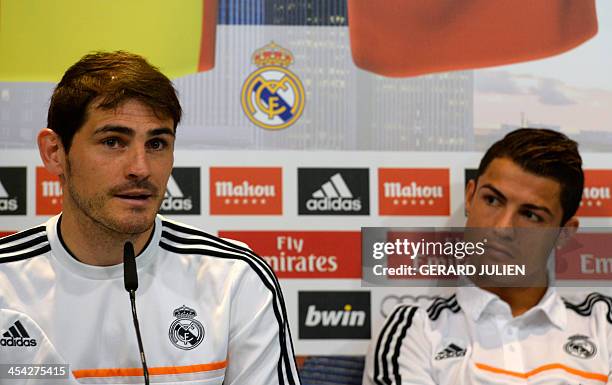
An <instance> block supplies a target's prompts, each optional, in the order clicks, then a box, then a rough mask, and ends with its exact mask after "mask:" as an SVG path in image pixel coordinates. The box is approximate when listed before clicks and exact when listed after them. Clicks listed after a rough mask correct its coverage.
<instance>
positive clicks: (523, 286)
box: [363, 129, 612, 385]
mask: <svg viewBox="0 0 612 385" xmlns="http://www.w3.org/2000/svg"><path fill="white" fill-rule="evenodd" d="M583 186H584V175H583V171H582V160H581V157H580V155H579V153H578V149H577V144H576V143H575V142H574V141H572V140H570V139H569V138H567V137H566V136H565V135H563V134H561V133H559V132H555V131H551V130H544V129H520V130H516V131H514V132H511V133H509V134H508V135H506V136H505V137H504V138H503V139H502V140H500V141H498V142H497V143H495V144H494V145H493V146H492V147H491V148H490V149H489V150H488V151H487V153H486V154H485V155H484V157H483V159H482V161H481V163H480V167H479V169H478V177H477V178H476V180H472V181H470V182H469V183H468V185H467V188H466V197H465V205H466V212H467V221H466V227H467V228H474V229H476V231H477V232H480V234H485V235H486V239H487V243H486V246H485V253H484V257H483V258H484V259H483V260H482V261H480V262H483V261H484V262H487V263H495V264H504V263H517V262H524V263H525V264H526V265H527V266H528V268H527V274H526V276H525V277H524V278H520V280H517V279H516V278H517V277H514V280H513V281H509V280H507V279H505V278H499V277H479V278H473V279H472V282H471V284H470V285H466V286H465V287H459V288H457V290H456V293H455V294H454V295H452V296H451V297H449V298H438V299H436V300H434V301H433V302H432V303H431V305H430V306H429V307H427V308H418V307H416V306H409V305H400V306H398V307H396V308H395V309H394V311H393V312H392V313H391V314H390V315H389V317H388V318H387V320H386V321H385V323H384V325H383V327H382V329H381V330H380V332H379V335H378V336H377V337H376V338H375V339H374V340H373V341H372V344H371V348H370V352H369V354H368V356H367V359H366V370H365V373H364V381H363V383H364V384H368V385H369V384H377V385H378V384H386V385H390V384H513V383H533V384H579V383H580V384H595V383H606V382H607V381H608V380H609V379H610V373H611V371H612V370H611V369H612V367H611V361H612V327H611V321H610V320H611V319H612V317H611V316H610V314H612V299H611V298H608V297H605V296H603V295H601V294H597V293H592V294H589V295H588V296H586V298H584V297H583V298H581V299H579V300H578V302H576V303H572V302H570V301H567V300H565V299H563V298H561V297H560V296H559V294H557V292H556V290H555V288H554V287H552V286H550V284H549V281H548V271H547V264H546V263H547V259H548V258H547V257H548V256H549V254H550V252H551V250H552V248H553V247H555V246H556V245H560V244H563V242H565V241H566V240H567V239H568V238H569V237H570V236H571V235H572V234H573V233H574V232H575V231H576V229H577V227H578V219H577V218H576V217H575V214H576V211H577V209H578V207H579V204H580V200H581V197H582V190H583ZM470 231H471V230H470ZM466 234H467V231H466ZM551 235H552V236H551Z"/></svg>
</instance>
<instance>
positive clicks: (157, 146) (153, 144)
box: [148, 139, 167, 150]
mask: <svg viewBox="0 0 612 385" xmlns="http://www.w3.org/2000/svg"><path fill="white" fill-rule="evenodd" d="M148 144H149V148H150V149H152V150H162V149H164V148H166V145H167V143H166V141H164V140H162V139H152V140H150V141H149V143H148Z"/></svg>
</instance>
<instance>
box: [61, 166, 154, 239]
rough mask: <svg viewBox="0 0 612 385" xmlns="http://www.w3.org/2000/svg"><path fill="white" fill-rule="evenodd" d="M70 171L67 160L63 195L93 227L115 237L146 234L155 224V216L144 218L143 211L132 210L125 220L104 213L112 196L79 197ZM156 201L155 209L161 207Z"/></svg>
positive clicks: (98, 194)
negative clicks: (68, 197)
mask: <svg viewBox="0 0 612 385" xmlns="http://www.w3.org/2000/svg"><path fill="white" fill-rule="evenodd" d="M71 170H72V167H71V164H70V159H67V169H66V173H65V175H64V178H65V184H64V185H65V188H64V190H65V191H64V194H66V193H67V194H68V195H69V196H70V200H71V201H72V202H73V203H74V205H75V206H76V209H77V210H78V212H80V213H81V214H82V215H83V216H85V217H86V218H87V219H89V221H90V222H91V223H92V224H93V225H94V226H96V227H98V228H100V229H102V230H103V231H104V232H106V233H111V234H112V235H115V236H121V235H128V236H133V235H138V234H142V233H144V232H146V231H147V230H149V229H150V228H151V227H152V226H153V224H154V223H155V214H152V215H146V216H145V214H143V211H145V210H144V209H143V210H140V209H132V211H133V213H130V214H127V213H126V214H125V218H126V219H124V220H122V219H121V218H119V217H118V216H116V217H113V215H112V214H110V213H108V212H105V210H104V207H105V204H106V203H107V202H108V201H109V200H110V199H113V195H112V194H111V193H107V192H101V193H96V194H95V195H94V196H93V197H85V196H83V195H81V194H80V193H79V191H78V189H77V188H76V186H75V184H74V183H73V179H74V178H73V175H72V171H71ZM158 200H159V202H158V203H159V204H157V205H156V207H159V206H160V205H161V199H158Z"/></svg>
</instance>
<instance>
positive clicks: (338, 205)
mask: <svg viewBox="0 0 612 385" xmlns="http://www.w3.org/2000/svg"><path fill="white" fill-rule="evenodd" d="M306 208H307V209H308V210H309V211H330V210H331V211H361V199H359V198H357V199H353V193H352V192H351V190H349V188H348V186H347V185H346V182H344V179H343V178H342V175H340V173H337V174H334V175H333V176H332V177H331V178H330V180H329V181H328V182H325V183H324V184H323V185H322V186H321V188H320V189H318V190H317V191H315V192H313V193H312V198H311V199H309V200H308V201H307V202H306Z"/></svg>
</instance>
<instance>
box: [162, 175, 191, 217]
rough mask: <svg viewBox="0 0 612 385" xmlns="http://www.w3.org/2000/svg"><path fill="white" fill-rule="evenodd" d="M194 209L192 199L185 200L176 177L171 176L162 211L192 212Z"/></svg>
mask: <svg viewBox="0 0 612 385" xmlns="http://www.w3.org/2000/svg"><path fill="white" fill-rule="evenodd" d="M192 208H193V203H192V202H191V197H188V198H185V195H184V194H183V191H182V190H181V188H180V187H179V185H178V183H176V180H174V177H173V176H172V175H170V179H168V186H167V187H166V194H165V195H164V200H163V202H162V204H161V209H162V210H164V211H190V210H191V209H192Z"/></svg>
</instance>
